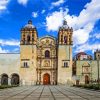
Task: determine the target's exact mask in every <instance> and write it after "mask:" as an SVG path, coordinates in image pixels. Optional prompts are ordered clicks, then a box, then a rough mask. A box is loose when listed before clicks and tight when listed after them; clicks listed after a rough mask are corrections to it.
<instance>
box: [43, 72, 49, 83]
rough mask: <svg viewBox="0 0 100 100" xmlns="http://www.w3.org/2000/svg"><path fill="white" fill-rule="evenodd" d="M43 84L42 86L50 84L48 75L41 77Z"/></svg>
mask: <svg viewBox="0 0 100 100" xmlns="http://www.w3.org/2000/svg"><path fill="white" fill-rule="evenodd" d="M43 84H44V85H48V84H50V75H49V74H48V73H46V74H44V76H43Z"/></svg>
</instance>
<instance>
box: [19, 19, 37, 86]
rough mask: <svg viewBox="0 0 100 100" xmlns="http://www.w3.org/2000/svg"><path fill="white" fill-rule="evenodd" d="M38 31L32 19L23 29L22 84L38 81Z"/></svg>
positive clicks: (21, 50)
mask: <svg viewBox="0 0 100 100" xmlns="http://www.w3.org/2000/svg"><path fill="white" fill-rule="evenodd" d="M37 39H38V33H37V30H36V28H35V26H34V25H32V21H31V20H29V21H28V24H27V25H25V26H24V27H23V28H22V29H21V40H20V74H21V75H20V76H21V83H22V85H32V84H35V83H36V67H37V66H36V65H37V46H36V44H37Z"/></svg>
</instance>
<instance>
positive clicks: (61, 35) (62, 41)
mask: <svg viewBox="0 0 100 100" xmlns="http://www.w3.org/2000/svg"><path fill="white" fill-rule="evenodd" d="M61 43H63V35H61Z"/></svg>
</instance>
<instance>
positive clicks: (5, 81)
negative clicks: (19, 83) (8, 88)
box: [1, 74, 8, 85]
mask: <svg viewBox="0 0 100 100" xmlns="http://www.w3.org/2000/svg"><path fill="white" fill-rule="evenodd" d="M1 85H8V75H7V74H3V75H2V77H1Z"/></svg>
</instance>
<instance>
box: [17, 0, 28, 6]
mask: <svg viewBox="0 0 100 100" xmlns="http://www.w3.org/2000/svg"><path fill="white" fill-rule="evenodd" d="M17 1H18V3H19V4H22V5H24V6H26V5H27V3H28V0H17Z"/></svg>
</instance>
